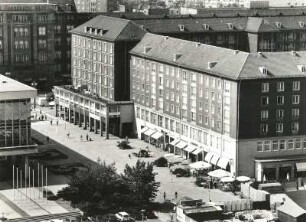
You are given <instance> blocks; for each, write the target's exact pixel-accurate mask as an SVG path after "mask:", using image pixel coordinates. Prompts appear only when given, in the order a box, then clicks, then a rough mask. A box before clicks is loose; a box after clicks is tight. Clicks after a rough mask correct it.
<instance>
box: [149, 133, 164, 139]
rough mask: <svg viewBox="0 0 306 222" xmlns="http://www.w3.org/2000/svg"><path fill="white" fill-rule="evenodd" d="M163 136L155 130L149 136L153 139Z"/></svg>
mask: <svg viewBox="0 0 306 222" xmlns="http://www.w3.org/2000/svg"><path fill="white" fill-rule="evenodd" d="M162 136H163V134H162V133H161V132H155V133H154V134H153V135H152V136H151V137H152V138H153V139H156V140H158V139H159V138H161V137H162Z"/></svg>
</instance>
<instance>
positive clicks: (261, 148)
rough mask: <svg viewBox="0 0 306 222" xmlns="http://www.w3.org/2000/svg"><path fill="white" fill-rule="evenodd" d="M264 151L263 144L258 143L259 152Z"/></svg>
mask: <svg viewBox="0 0 306 222" xmlns="http://www.w3.org/2000/svg"><path fill="white" fill-rule="evenodd" d="M262 151H263V142H257V152H262Z"/></svg>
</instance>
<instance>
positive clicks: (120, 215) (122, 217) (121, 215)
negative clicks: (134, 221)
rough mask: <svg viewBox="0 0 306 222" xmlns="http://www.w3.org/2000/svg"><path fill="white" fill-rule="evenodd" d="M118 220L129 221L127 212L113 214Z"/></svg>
mask: <svg viewBox="0 0 306 222" xmlns="http://www.w3.org/2000/svg"><path fill="white" fill-rule="evenodd" d="M115 217H116V218H117V220H118V221H130V220H131V217H130V215H129V214H128V213H127V212H123V211H122V212H118V213H116V214H115Z"/></svg>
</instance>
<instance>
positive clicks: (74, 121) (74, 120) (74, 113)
mask: <svg viewBox="0 0 306 222" xmlns="http://www.w3.org/2000/svg"><path fill="white" fill-rule="evenodd" d="M73 124H74V125H76V112H75V107H74V109H73Z"/></svg>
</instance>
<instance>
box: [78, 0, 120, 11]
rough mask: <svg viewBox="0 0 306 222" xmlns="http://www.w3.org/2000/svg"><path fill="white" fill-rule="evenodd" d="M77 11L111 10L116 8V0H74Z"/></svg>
mask: <svg viewBox="0 0 306 222" xmlns="http://www.w3.org/2000/svg"><path fill="white" fill-rule="evenodd" d="M74 3H75V5H76V8H77V11H78V12H90V13H99V12H113V11H116V10H118V1H117V0H74Z"/></svg>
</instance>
